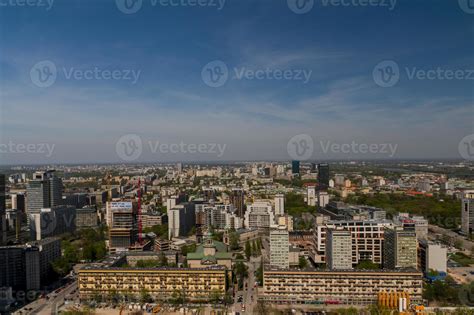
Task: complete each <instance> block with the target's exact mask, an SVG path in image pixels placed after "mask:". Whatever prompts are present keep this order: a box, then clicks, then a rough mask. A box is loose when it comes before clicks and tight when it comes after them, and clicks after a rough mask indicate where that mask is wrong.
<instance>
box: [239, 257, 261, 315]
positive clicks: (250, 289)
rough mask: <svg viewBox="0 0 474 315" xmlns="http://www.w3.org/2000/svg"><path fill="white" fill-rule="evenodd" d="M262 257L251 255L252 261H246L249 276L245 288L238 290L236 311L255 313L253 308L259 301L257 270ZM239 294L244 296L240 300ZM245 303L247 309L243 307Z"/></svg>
mask: <svg viewBox="0 0 474 315" xmlns="http://www.w3.org/2000/svg"><path fill="white" fill-rule="evenodd" d="M260 259H261V257H260V256H259V257H250V261H249V262H246V265H247V267H248V278H247V279H246V280H245V283H244V290H243V291H242V290H240V291H237V292H236V293H235V299H234V307H233V311H234V312H239V313H241V314H242V313H243V314H253V309H254V307H255V305H256V303H257V288H255V287H254V286H255V281H256V279H255V270H257V268H258V266H259V265H260ZM239 296H242V301H241V302H239V301H238V299H239ZM242 305H245V311H244V309H243V308H242Z"/></svg>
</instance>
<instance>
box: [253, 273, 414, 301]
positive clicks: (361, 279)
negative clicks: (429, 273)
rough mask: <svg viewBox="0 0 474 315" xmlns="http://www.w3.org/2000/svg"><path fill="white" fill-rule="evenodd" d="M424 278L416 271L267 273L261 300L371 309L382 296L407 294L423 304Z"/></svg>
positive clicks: (264, 276) (264, 278)
mask: <svg viewBox="0 0 474 315" xmlns="http://www.w3.org/2000/svg"><path fill="white" fill-rule="evenodd" d="M422 278H423V275H422V273H421V272H417V271H416V270H404V271H393V270H372V271H359V270H357V271H321V270H310V271H296V270H278V269H265V270H264V273H263V290H262V294H261V295H260V296H259V299H263V300H265V301H267V302H269V303H275V304H339V305H370V304H376V303H377V295H378V293H380V292H406V293H407V294H409V297H410V299H411V301H412V302H414V303H421V302H422V289H423V280H422Z"/></svg>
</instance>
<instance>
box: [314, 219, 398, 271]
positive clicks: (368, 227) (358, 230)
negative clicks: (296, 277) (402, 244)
mask: <svg viewBox="0 0 474 315" xmlns="http://www.w3.org/2000/svg"><path fill="white" fill-rule="evenodd" d="M392 226H393V223H392V221H389V220H383V221H375V220H333V221H331V220H330V221H327V220H325V219H324V220H320V221H319V222H317V223H316V225H315V226H314V228H313V233H314V236H313V239H314V247H313V250H312V251H311V253H310V255H311V258H312V259H313V261H314V262H315V263H325V262H326V233H327V229H337V228H342V229H345V230H349V231H350V232H351V235H352V265H353V266H355V265H357V264H358V263H359V262H360V261H365V260H369V261H372V262H373V263H375V264H379V265H380V264H382V256H383V241H384V230H385V228H387V227H392Z"/></svg>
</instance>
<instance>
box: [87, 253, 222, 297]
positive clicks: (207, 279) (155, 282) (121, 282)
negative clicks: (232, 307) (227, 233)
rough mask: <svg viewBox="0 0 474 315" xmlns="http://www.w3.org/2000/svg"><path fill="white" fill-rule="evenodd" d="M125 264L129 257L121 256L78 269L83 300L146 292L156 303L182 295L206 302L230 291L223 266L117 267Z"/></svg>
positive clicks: (136, 294)
mask: <svg viewBox="0 0 474 315" xmlns="http://www.w3.org/2000/svg"><path fill="white" fill-rule="evenodd" d="M110 262H112V263H110ZM125 262H126V257H125V256H122V257H120V258H118V259H117V258H115V259H112V260H111V261H109V262H108V263H103V264H90V265H87V266H85V267H83V268H81V269H79V270H78V285H79V294H80V298H81V299H82V300H85V299H89V298H91V297H93V296H97V295H100V296H104V297H107V296H110V295H112V294H119V295H121V294H123V295H135V296H137V297H138V296H140V294H142V292H144V291H145V292H147V293H148V294H150V295H151V296H152V297H153V298H155V299H157V300H168V299H170V298H172V297H173V296H176V294H179V295H182V296H183V297H184V298H185V299H187V300H188V301H196V302H200V301H202V302H205V301H208V300H209V299H210V298H211V297H212V296H213V295H214V294H215V293H218V294H220V295H221V296H222V297H223V296H224V294H225V292H226V290H227V270H226V269H225V268H224V267H213V268H130V267H123V268H122V267H118V266H119V265H120V264H121V263H125Z"/></svg>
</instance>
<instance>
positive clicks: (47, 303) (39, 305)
mask: <svg viewBox="0 0 474 315" xmlns="http://www.w3.org/2000/svg"><path fill="white" fill-rule="evenodd" d="M60 289H61V291H60V292H58V293H55V292H56V291H57V290H56V291H53V292H51V293H49V294H48V295H47V296H49V297H50V298H49V300H48V299H46V298H39V299H37V300H36V301H33V302H31V303H30V304H28V305H25V306H24V307H23V308H21V309H19V310H18V311H16V312H14V313H13V314H18V315H19V314H44V315H47V314H48V315H49V314H51V313H52V311H53V308H56V306H57V307H58V308H59V307H60V306H62V305H63V304H64V301H65V299H66V298H67V297H68V296H69V295H70V294H71V293H72V292H73V291H74V290H76V289H77V281H74V282H72V283H70V284H68V285H66V286H64V287H61V288H60ZM76 295H77V292H76Z"/></svg>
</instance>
